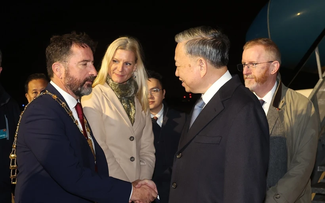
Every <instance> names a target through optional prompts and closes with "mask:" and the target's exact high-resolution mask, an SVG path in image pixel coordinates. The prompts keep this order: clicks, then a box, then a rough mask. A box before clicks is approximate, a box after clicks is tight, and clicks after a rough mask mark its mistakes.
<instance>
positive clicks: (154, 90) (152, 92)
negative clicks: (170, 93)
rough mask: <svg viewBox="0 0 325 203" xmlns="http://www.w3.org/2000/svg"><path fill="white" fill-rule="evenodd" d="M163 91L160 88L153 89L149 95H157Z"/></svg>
mask: <svg viewBox="0 0 325 203" xmlns="http://www.w3.org/2000/svg"><path fill="white" fill-rule="evenodd" d="M160 90H161V89H159V88H158V87H155V88H152V89H150V90H149V93H150V94H151V95H157V94H158V93H159V92H160Z"/></svg>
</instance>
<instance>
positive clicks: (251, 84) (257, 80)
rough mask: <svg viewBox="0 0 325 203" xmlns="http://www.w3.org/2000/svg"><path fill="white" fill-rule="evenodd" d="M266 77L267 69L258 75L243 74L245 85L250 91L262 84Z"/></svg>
mask: <svg viewBox="0 0 325 203" xmlns="http://www.w3.org/2000/svg"><path fill="white" fill-rule="evenodd" d="M267 79H268V69H265V71H264V72H263V73H262V74H261V75H260V76H255V75H253V74H251V75H244V80H245V86H246V87H247V88H248V89H250V90H251V91H252V92H255V91H256V88H257V87H259V86H262V85H263V84H264V83H265V82H266V81H267Z"/></svg>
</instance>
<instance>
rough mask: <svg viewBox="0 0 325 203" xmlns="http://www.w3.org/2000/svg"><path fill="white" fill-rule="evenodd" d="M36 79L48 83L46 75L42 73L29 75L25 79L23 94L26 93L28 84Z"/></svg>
mask: <svg viewBox="0 0 325 203" xmlns="http://www.w3.org/2000/svg"><path fill="white" fill-rule="evenodd" d="M36 79H43V80H45V81H47V82H49V80H48V78H47V77H46V75H45V74H44V73H33V74H30V75H29V76H28V77H27V80H26V82H25V93H27V92H28V83H29V82H30V81H32V80H36Z"/></svg>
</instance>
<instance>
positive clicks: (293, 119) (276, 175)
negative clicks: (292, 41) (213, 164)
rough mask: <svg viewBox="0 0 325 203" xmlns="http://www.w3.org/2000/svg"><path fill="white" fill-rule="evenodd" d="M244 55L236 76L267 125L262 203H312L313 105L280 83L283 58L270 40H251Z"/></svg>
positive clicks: (315, 136)
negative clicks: (258, 103)
mask: <svg viewBox="0 0 325 203" xmlns="http://www.w3.org/2000/svg"><path fill="white" fill-rule="evenodd" d="M243 50H244V51H243V54H242V63H241V64H238V70H239V71H243V76H244V80H245V86H246V87H247V88H249V89H250V90H251V91H252V92H254V94H255V95H256V96H257V98H258V99H260V101H262V102H261V104H262V107H263V109H264V111H265V114H266V115H267V119H268V123H269V132H270V159H269V168H268V174H267V194H266V201H265V202H267V203H271V202H287V203H293V202H295V203H299V202H301V203H302V202H310V201H311V186H310V185H311V184H310V175H311V173H312V170H313V167H314V163H315V157H316V149H317V140H318V129H319V119H318V116H317V114H316V112H315V109H314V106H313V103H312V102H311V101H310V100H309V99H308V98H306V97H305V96H303V95H301V94H299V93H297V92H295V91H294V90H292V89H290V88H288V87H286V86H285V85H284V84H283V83H282V82H281V77H280V74H279V68H280V64H281V54H280V51H279V49H278V47H277V45H276V44H275V43H274V42H273V41H272V40H271V39H268V38H258V39H253V40H251V41H248V42H246V44H245V45H244V47H243Z"/></svg>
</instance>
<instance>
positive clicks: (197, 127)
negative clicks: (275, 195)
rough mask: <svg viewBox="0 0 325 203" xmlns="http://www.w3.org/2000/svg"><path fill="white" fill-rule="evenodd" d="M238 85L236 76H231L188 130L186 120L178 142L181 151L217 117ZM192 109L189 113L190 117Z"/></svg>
mask: <svg viewBox="0 0 325 203" xmlns="http://www.w3.org/2000/svg"><path fill="white" fill-rule="evenodd" d="M240 85H243V84H242V83H241V81H240V79H239V77H238V75H235V76H233V77H232V78H231V79H230V80H229V81H228V82H226V83H225V84H224V85H223V86H222V87H221V88H220V89H219V90H218V92H217V93H216V94H215V95H214V96H213V97H212V98H211V100H210V101H209V102H208V103H207V104H206V106H205V107H204V108H203V110H202V111H201V113H200V114H199V116H198V117H197V118H196V120H195V122H194V123H193V125H192V126H191V128H190V129H189V125H190V120H191V119H187V122H186V124H185V127H184V129H188V130H184V131H183V135H182V137H181V140H180V144H179V149H182V148H183V147H185V146H186V145H187V143H189V142H190V141H191V140H193V139H194V138H195V137H196V135H197V134H198V133H199V132H200V131H201V130H203V129H204V128H205V126H206V125H207V124H208V123H210V121H211V120H212V119H214V118H215V117H216V116H217V115H219V114H220V113H221V112H222V111H223V110H224V108H225V107H224V104H223V102H224V101H225V100H228V99H229V98H231V96H232V95H233V92H234V91H235V90H236V88H237V87H238V86H240ZM192 113H193V109H192V111H191V113H190V115H192Z"/></svg>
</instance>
